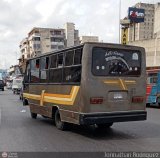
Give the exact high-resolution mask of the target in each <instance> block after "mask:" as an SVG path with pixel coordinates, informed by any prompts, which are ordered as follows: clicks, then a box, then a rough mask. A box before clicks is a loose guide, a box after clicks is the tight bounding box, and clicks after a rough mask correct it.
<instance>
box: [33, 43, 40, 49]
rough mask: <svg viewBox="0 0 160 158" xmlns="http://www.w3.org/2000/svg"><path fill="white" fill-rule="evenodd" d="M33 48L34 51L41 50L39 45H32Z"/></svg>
mask: <svg viewBox="0 0 160 158" xmlns="http://www.w3.org/2000/svg"><path fill="white" fill-rule="evenodd" d="M33 48H34V49H40V48H41V45H40V44H34V45H33Z"/></svg>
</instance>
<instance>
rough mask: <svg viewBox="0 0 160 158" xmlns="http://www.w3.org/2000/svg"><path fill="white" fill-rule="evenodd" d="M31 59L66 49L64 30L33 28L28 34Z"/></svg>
mask: <svg viewBox="0 0 160 158" xmlns="http://www.w3.org/2000/svg"><path fill="white" fill-rule="evenodd" d="M28 44H29V52H30V57H34V56H38V55H40V54H43V53H46V52H50V51H55V50H59V49H63V48H64V47H65V34H64V29H52V28H33V29H32V30H31V31H30V32H29V33H28Z"/></svg>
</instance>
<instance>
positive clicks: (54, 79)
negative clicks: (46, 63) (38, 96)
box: [49, 53, 63, 83]
mask: <svg viewBox="0 0 160 158" xmlns="http://www.w3.org/2000/svg"><path fill="white" fill-rule="evenodd" d="M62 72H63V53H61V54H58V55H52V56H51V65H50V70H49V82H51V83H62Z"/></svg>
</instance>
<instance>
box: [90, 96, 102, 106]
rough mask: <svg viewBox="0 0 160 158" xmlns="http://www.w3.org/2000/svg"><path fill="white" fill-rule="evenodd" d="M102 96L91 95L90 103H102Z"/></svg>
mask: <svg viewBox="0 0 160 158" xmlns="http://www.w3.org/2000/svg"><path fill="white" fill-rule="evenodd" d="M102 103H103V98H102V97H93V98H90V104H102Z"/></svg>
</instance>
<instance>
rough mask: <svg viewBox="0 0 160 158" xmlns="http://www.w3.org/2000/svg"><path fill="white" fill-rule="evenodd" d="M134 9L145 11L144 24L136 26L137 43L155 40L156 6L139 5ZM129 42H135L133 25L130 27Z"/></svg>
mask: <svg viewBox="0 0 160 158" xmlns="http://www.w3.org/2000/svg"><path fill="white" fill-rule="evenodd" d="M133 7H136V8H142V9H145V19H144V22H143V23H137V24H135V41H138V40H145V39H152V38H154V21H155V18H154V16H155V5H154V4H148V3H137V4H136V5H135V6H133ZM129 41H134V26H133V25H130V27H129Z"/></svg>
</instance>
